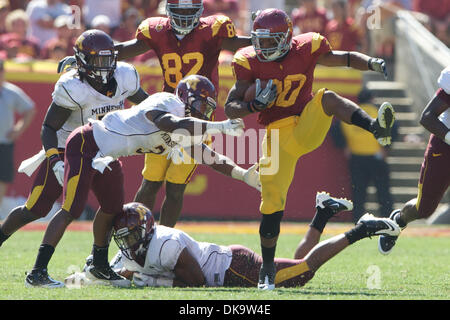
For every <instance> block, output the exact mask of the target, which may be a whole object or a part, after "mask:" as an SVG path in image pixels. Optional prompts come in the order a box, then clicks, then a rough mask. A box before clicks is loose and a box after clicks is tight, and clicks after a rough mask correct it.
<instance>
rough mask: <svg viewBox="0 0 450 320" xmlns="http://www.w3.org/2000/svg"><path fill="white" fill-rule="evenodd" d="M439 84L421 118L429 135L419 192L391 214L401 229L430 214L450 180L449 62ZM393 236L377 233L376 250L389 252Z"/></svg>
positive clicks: (393, 241)
mask: <svg viewBox="0 0 450 320" xmlns="http://www.w3.org/2000/svg"><path fill="white" fill-rule="evenodd" d="M438 85H439V89H438V90H437V92H436V94H435V96H434V97H433V98H432V99H431V101H430V102H429V103H428V105H427V106H426V108H425V109H424V110H423V112H422V116H421V119H420V124H421V125H422V126H423V127H424V128H425V129H427V130H428V131H429V132H430V133H431V135H430V140H429V142H428V146H427V149H426V151H425V155H424V160H423V163H422V167H421V169H420V178H419V188H418V191H419V192H418V194H417V197H416V198H414V199H411V200H410V201H408V202H407V203H406V204H405V205H404V206H403V208H402V209H400V210H394V211H393V212H392V213H391V216H390V218H391V219H392V220H393V221H395V222H396V223H397V224H398V225H399V226H400V227H401V228H402V229H404V228H406V225H407V224H408V223H410V222H412V221H414V220H417V219H425V218H428V217H429V216H431V215H432V214H433V212H434V211H435V210H436V208H437V206H438V205H439V202H440V201H441V200H442V197H443V196H444V194H445V192H446V191H447V189H448V186H449V184H450V169H449V164H450V66H447V68H445V69H444V70H442V72H441V75H440V77H439V79H438ZM396 240H397V236H382V237H380V238H379V239H378V250H379V251H380V252H381V253H382V254H389V253H390V252H391V250H392V249H393V248H394V246H395V242H396Z"/></svg>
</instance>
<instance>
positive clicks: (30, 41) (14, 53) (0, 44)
mask: <svg viewBox="0 0 450 320" xmlns="http://www.w3.org/2000/svg"><path fill="white" fill-rule="evenodd" d="M28 26H29V19H28V15H27V14H26V12H25V11H23V10H22V9H16V10H13V11H11V12H10V13H9V14H8V16H7V17H6V30H7V33H5V34H3V35H1V36H0V52H1V53H0V57H1V58H3V59H13V58H17V59H21V60H30V59H34V58H38V57H39V53H40V47H39V40H38V39H36V38H33V37H30V36H27V29H28Z"/></svg>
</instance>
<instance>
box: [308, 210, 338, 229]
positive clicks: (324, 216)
mask: <svg viewBox="0 0 450 320" xmlns="http://www.w3.org/2000/svg"><path fill="white" fill-rule="evenodd" d="M332 216H333V210H331V209H330V208H323V209H322V208H320V207H319V208H317V211H316V214H315V215H314V218H313V220H312V222H311V224H310V226H311V227H313V228H314V229H317V230H319V232H320V233H322V232H323V229H324V228H325V225H326V224H327V222H328V220H329V219H330V218H331V217H332Z"/></svg>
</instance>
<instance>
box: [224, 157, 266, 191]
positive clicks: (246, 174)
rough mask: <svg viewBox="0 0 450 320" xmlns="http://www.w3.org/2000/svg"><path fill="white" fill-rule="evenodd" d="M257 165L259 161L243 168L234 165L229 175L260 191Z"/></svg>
mask: <svg viewBox="0 0 450 320" xmlns="http://www.w3.org/2000/svg"><path fill="white" fill-rule="evenodd" d="M258 167H259V163H255V164H254V165H252V166H251V167H250V168H248V169H243V168H241V167H239V166H236V167H234V168H233V170H232V171H231V176H232V177H233V178H234V179H237V180H241V181H244V182H245V183H246V184H248V185H249V186H251V187H253V188H255V189H256V190H258V191H259V192H261V181H260V180H259V171H258Z"/></svg>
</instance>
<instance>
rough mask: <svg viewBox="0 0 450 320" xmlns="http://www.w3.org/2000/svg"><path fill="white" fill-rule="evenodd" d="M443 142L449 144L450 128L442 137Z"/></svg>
mask: <svg viewBox="0 0 450 320" xmlns="http://www.w3.org/2000/svg"><path fill="white" fill-rule="evenodd" d="M444 140H445V142H446V143H447V144H448V145H450V130H449V131H448V132H447V134H446V135H445V138H444Z"/></svg>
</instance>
